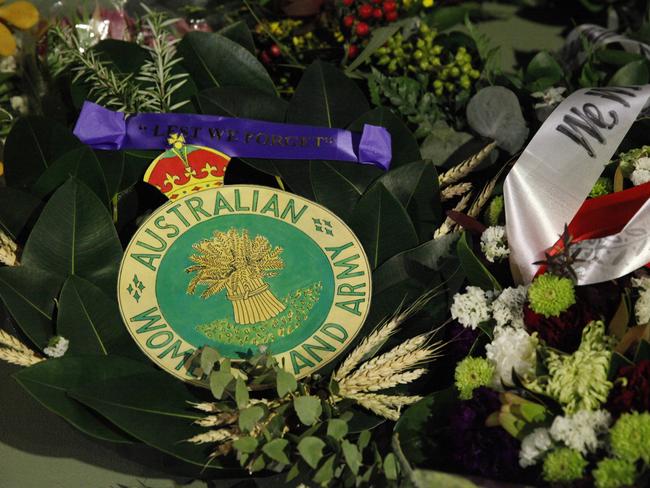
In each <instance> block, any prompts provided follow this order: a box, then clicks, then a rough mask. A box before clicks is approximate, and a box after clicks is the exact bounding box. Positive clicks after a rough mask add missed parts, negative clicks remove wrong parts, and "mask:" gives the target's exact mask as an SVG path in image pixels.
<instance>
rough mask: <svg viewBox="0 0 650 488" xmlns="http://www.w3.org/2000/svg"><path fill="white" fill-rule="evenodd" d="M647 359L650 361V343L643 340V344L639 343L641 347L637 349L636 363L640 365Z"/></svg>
mask: <svg viewBox="0 0 650 488" xmlns="http://www.w3.org/2000/svg"><path fill="white" fill-rule="evenodd" d="M646 359H650V342H648V341H646V340H645V339H643V340H642V341H641V342H639V347H638V348H637V350H636V353H635V355H634V362H635V363H638V362H639V361H643V360H646Z"/></svg>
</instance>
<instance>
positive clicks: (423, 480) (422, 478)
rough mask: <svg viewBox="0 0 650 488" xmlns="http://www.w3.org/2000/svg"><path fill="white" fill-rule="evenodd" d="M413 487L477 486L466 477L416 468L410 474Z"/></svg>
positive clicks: (470, 487) (471, 487)
mask: <svg viewBox="0 0 650 488" xmlns="http://www.w3.org/2000/svg"><path fill="white" fill-rule="evenodd" d="M411 481H412V482H413V484H414V485H415V488H430V487H431V486H444V487H445V488H478V485H476V484H474V483H473V482H471V481H470V480H468V479H465V478H463V477H461V476H457V475H454V474H448V473H443V472H441V471H430V470H425V469H416V470H414V471H413V473H412V475H411Z"/></svg>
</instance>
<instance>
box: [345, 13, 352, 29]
mask: <svg viewBox="0 0 650 488" xmlns="http://www.w3.org/2000/svg"><path fill="white" fill-rule="evenodd" d="M353 24H354V15H346V16H345V17H343V25H344V26H345V27H348V28H350V27H352V25H353Z"/></svg>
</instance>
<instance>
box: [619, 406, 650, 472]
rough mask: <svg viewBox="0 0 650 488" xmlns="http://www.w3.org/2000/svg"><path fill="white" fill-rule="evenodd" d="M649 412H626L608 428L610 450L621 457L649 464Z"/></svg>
mask: <svg viewBox="0 0 650 488" xmlns="http://www.w3.org/2000/svg"><path fill="white" fill-rule="evenodd" d="M649 439H650V413H648V412H644V413H638V412H633V413H626V414H623V415H621V418H619V419H618V421H617V422H616V423H615V424H614V427H612V429H611V430H610V442H611V445H612V452H613V453H614V454H615V455H616V456H617V457H619V458H621V459H626V460H628V461H630V462H635V461H636V460H638V459H643V461H644V462H645V463H647V464H650V441H649Z"/></svg>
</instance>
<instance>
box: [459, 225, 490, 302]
mask: <svg viewBox="0 0 650 488" xmlns="http://www.w3.org/2000/svg"><path fill="white" fill-rule="evenodd" d="M456 253H457V255H458V259H459V260H460V265H461V266H462V267H463V271H464V272H465V274H466V275H467V279H468V281H469V282H470V284H471V285H474V286H478V287H480V288H482V289H484V290H485V291H492V290H501V285H500V284H499V282H498V281H497V279H496V278H495V277H494V276H493V275H492V273H490V271H489V270H488V269H487V268H486V267H485V266H484V265H483V263H482V262H481V260H480V259H479V258H478V257H477V256H476V254H474V251H473V249H472V238H471V236H470V235H469V234H468V233H467V232H464V233H463V235H462V236H461V237H460V239H458V243H457V244H456Z"/></svg>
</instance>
